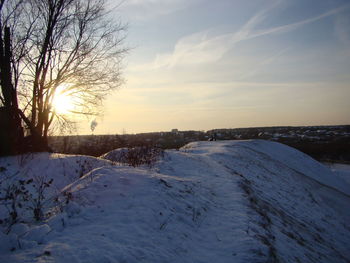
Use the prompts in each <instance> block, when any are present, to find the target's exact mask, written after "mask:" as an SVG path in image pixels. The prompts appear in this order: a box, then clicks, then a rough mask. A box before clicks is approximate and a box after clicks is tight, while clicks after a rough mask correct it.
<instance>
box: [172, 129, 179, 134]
mask: <svg viewBox="0 0 350 263" xmlns="http://www.w3.org/2000/svg"><path fill="white" fill-rule="evenodd" d="M171 132H172V133H178V132H179V130H178V129H172V130H171Z"/></svg>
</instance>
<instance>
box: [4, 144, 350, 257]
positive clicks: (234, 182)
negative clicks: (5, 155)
mask: <svg viewBox="0 0 350 263" xmlns="http://www.w3.org/2000/svg"><path fill="white" fill-rule="evenodd" d="M61 158H63V159H65V158H64V157H63V156H61ZM67 158H68V159H69V158H71V157H67ZM51 161H52V160H49V159H46V161H45V162H44V163H43V164H41V167H46V166H47V165H49V166H50V164H49V163H50V162H51ZM92 162H94V161H92ZM73 163H74V162H73ZM99 164H100V165H101V167H97V166H98V165H99ZM105 164H106V163H104V162H101V160H98V159H96V166H95V169H91V170H90V171H89V172H87V173H86V174H85V175H84V176H82V177H80V178H78V179H77V180H75V181H74V182H72V183H70V184H68V185H67V186H66V187H65V188H64V189H65V190H67V191H70V192H71V193H72V199H71V200H70V201H69V203H68V205H67V206H66V207H65V209H64V212H63V213H62V214H59V215H56V216H55V217H52V218H51V219H50V220H48V221H47V222H44V223H42V224H39V225H36V226H30V225H19V226H16V227H15V229H16V231H15V230H14V231H13V232H11V234H9V235H4V234H0V246H1V255H0V261H1V262H21V261H28V262H32V261H38V262H185V263H186V262H208V263H209V262H223V263H225V262H279V261H280V262H348V260H349V258H350V245H349V244H350V229H349V227H348V222H349V221H350V212H349V211H350V202H349V201H350V198H349V196H348V194H349V186H348V184H346V182H344V181H342V180H340V179H339V178H338V177H336V176H333V175H334V174H333V173H332V172H331V171H330V170H329V169H328V168H326V167H325V166H323V165H321V164H319V163H318V162H316V161H315V160H313V159H311V158H309V157H308V156H306V155H304V154H302V153H300V152H298V151H296V150H294V149H291V148H289V147H287V146H284V145H281V144H278V143H272V142H266V141H259V140H258V141H256V140H253V141H224V142H197V143H191V144H189V145H187V146H185V147H184V148H182V149H180V151H175V150H173V151H167V152H166V154H165V158H163V159H162V160H161V161H159V162H158V163H157V165H156V166H155V167H154V168H153V169H147V168H145V167H143V168H131V167H126V166H110V165H107V166H106V165H105ZM38 165H39V164H38ZM31 169H38V170H40V169H45V168H40V167H38V168H36V164H32V165H31ZM73 169H74V166H73ZM53 173H54V171H53ZM76 175H77V174H76ZM55 178H56V179H57V177H55ZM76 178H77V177H76ZM18 244H22V246H21V248H19V247H18V246H19V245H18ZM11 249H12V250H14V249H15V251H12V252H11V251H10V250H11Z"/></svg>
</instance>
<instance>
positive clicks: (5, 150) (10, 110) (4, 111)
mask: <svg viewBox="0 0 350 263" xmlns="http://www.w3.org/2000/svg"><path fill="white" fill-rule="evenodd" d="M11 57H12V54H11V35H10V28H8V27H5V32H4V37H3V36H2V32H0V72H1V77H0V81H1V91H2V95H3V104H4V107H1V108H0V127H1V132H0V145H1V148H0V155H11V154H17V153H20V152H22V151H23V138H24V134H23V128H22V125H21V118H20V116H19V114H18V101H17V92H16V89H15V88H14V86H13V84H12V75H11Z"/></svg>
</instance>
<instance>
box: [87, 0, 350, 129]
mask: <svg viewBox="0 0 350 263" xmlns="http://www.w3.org/2000/svg"><path fill="white" fill-rule="evenodd" d="M115 15H116V16H119V17H121V19H122V21H123V22H127V23H128V24H129V29H128V36H127V39H126V45H127V46H129V47H131V50H130V52H129V54H128V55H127V57H126V59H125V62H124V63H125V65H124V77H125V79H126V83H125V84H124V85H123V87H122V88H121V89H120V90H118V91H117V92H115V93H114V94H113V95H112V96H110V97H109V98H108V100H107V101H106V104H105V106H106V107H105V115H104V117H103V118H102V119H100V120H98V122H99V126H98V127H97V128H96V132H97V133H120V132H121V131H123V130H124V131H126V132H135V133H136V132H148V131H167V130H170V129H172V128H178V129H180V130H190V129H191V130H208V129H213V128H234V127H248V126H249V127H252V126H272V125H326V124H349V117H350V106H349V102H348V101H349V98H350V74H349V73H350V1H348V0H347V1H343V0H280V1H277V0H276V1H274V0H249V1H246V0H220V1H207V0H187V1H186V0H125V1H123V2H122V4H121V5H120V7H119V8H118V9H117V10H116V12H115ZM86 126H87V127H88V125H86ZM83 129H84V128H83ZM87 130H88V129H87Z"/></svg>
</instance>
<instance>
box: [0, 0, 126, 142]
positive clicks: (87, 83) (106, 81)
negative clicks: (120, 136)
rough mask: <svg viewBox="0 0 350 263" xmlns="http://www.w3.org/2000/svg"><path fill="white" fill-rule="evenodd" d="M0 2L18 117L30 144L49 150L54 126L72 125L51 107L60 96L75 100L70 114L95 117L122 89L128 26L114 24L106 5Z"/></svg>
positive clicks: (100, 0)
mask: <svg viewBox="0 0 350 263" xmlns="http://www.w3.org/2000/svg"><path fill="white" fill-rule="evenodd" d="M0 1H1V6H2V9H1V19H2V21H4V22H3V23H4V24H6V26H7V27H8V28H9V30H10V32H11V38H12V45H11V48H12V50H11V51H12V57H11V66H12V72H13V74H12V75H13V76H12V77H11V78H12V83H13V86H14V90H16V92H17V96H18V98H19V107H18V108H19V109H18V110H19V114H20V116H21V118H22V120H23V122H24V123H25V125H26V126H27V128H28V130H29V133H30V135H31V138H32V143H33V144H35V145H41V146H43V147H44V148H45V147H47V136H48V132H49V130H50V128H51V127H52V124H53V123H54V122H55V121H58V122H59V123H61V124H64V123H66V122H69V119H68V118H67V116H65V115H60V114H59V113H58V112H57V111H56V110H55V108H54V107H53V101H54V98H55V96H57V93H58V91H59V92H60V93H64V94H67V95H68V96H71V97H72V98H74V99H73V101H74V104H75V108H74V109H72V110H71V113H75V114H84V115H96V114H98V111H97V109H98V106H99V105H101V103H102V101H103V99H104V98H105V96H106V95H107V94H108V93H109V92H110V91H112V90H114V89H116V88H117V87H119V86H120V84H121V83H122V79H121V75H120V73H121V70H120V66H121V64H120V63H121V59H122V57H123V55H124V54H125V52H126V49H125V48H123V45H122V41H123V40H124V36H125V34H124V33H125V26H124V25H122V24H121V23H120V22H119V21H115V20H113V19H111V18H110V14H109V13H108V12H107V11H106V10H105V0H45V1H43V0H11V1H9V0H0ZM1 100H3V98H1ZM39 142H40V143H39Z"/></svg>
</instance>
